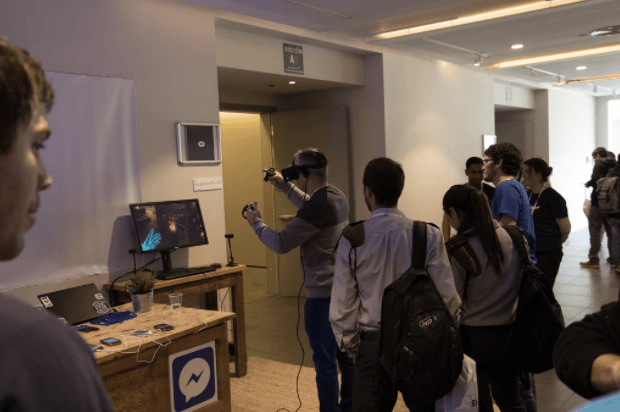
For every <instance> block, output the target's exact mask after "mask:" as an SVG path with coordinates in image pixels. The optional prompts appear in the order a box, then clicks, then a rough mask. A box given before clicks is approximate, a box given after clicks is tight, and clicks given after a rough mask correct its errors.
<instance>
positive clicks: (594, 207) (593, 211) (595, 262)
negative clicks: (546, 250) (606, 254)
mask: <svg viewBox="0 0 620 412" xmlns="http://www.w3.org/2000/svg"><path fill="white" fill-rule="evenodd" d="M592 157H593V158H594V169H593V170H592V177H591V178H590V180H589V181H588V182H586V187H591V188H592V196H591V202H592V203H591V205H590V213H589V214H588V228H589V230H590V251H589V252H588V261H587V262H580V263H579V264H580V265H581V267H584V268H590V269H598V268H599V267H600V261H599V257H598V253H599V252H600V250H601V238H602V236H603V234H602V232H601V226H603V225H604V228H605V230H607V234H608V235H609V234H610V233H611V229H610V228H609V225H608V224H607V223H606V222H605V218H604V216H603V215H602V214H601V211H600V209H599V207H598V199H597V198H596V181H597V180H598V179H600V178H601V177H605V176H606V175H607V172H608V171H609V166H608V165H607V164H606V163H605V162H604V161H603V160H604V159H605V158H606V157H607V150H605V148H604V147H597V148H596V149H594V151H593V152H592ZM608 237H609V236H608ZM607 246H608V248H609V249H610V254H611V241H610V239H608V245H607Z"/></svg>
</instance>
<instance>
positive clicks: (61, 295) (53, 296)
mask: <svg viewBox="0 0 620 412" xmlns="http://www.w3.org/2000/svg"><path fill="white" fill-rule="evenodd" d="M37 297H38V298H39V301H40V302H41V304H42V305H43V307H44V308H45V309H47V310H48V311H49V312H51V314H52V315H53V316H55V317H58V318H59V320H62V321H64V322H66V323H68V324H69V325H77V324H80V323H84V322H88V321H89V320H92V319H95V318H98V317H99V316H103V315H106V314H109V313H112V312H113V310H112V307H111V306H110V304H109V303H108V301H107V300H106V299H105V298H104V297H103V295H102V294H101V293H100V292H99V289H97V287H96V286H95V284H94V283H91V284H88V285H83V286H77V287H74V288H70V289H65V290H58V291H56V292H50V293H46V294H44V295H39V296H37Z"/></svg>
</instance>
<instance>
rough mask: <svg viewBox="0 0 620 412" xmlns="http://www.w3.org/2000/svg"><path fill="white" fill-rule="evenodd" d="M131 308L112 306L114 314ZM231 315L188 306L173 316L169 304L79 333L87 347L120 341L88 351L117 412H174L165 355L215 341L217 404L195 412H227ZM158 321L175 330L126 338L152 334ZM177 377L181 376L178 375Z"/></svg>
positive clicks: (171, 354)
mask: <svg viewBox="0 0 620 412" xmlns="http://www.w3.org/2000/svg"><path fill="white" fill-rule="evenodd" d="M132 309H133V307H132V304H127V305H122V306H119V307H117V310H119V311H124V310H129V311H131V310H132ZM234 316H235V314H234V313H232V312H219V311H208V310H202V309H192V308H182V309H181V312H180V313H172V310H171V308H170V305H161V304H154V305H153V307H152V309H151V311H149V312H146V313H142V314H138V316H137V317H136V318H135V319H131V320H127V321H125V322H123V323H117V324H113V325H110V326H97V327H98V328H99V329H100V330H98V331H93V332H88V333H81V334H80V335H81V336H82V337H83V338H84V340H85V341H86V342H87V343H90V344H93V345H101V343H100V342H99V341H100V340H101V339H104V338H110V337H111V338H116V339H119V340H121V342H122V343H121V345H116V346H111V347H107V346H104V348H105V349H104V350H103V351H99V352H94V353H93V354H94V356H95V359H96V361H97V364H98V365H99V369H100V371H101V376H102V377H103V382H104V384H105V386H106V389H107V390H108V393H109V394H110V398H111V399H112V403H113V404H114V408H115V409H116V411H117V412H123V411H148V412H152V411H158V412H159V411H161V412H164V411H166V412H168V411H170V410H173V411H174V410H175V408H174V407H173V405H172V401H171V387H172V386H171V378H170V368H169V359H168V358H169V356H173V355H174V354H176V353H178V352H182V351H186V350H188V349H191V348H194V347H196V346H199V345H202V344H205V343H207V342H212V341H215V368H216V370H217V374H216V382H217V383H216V386H217V391H216V393H217V398H218V400H217V401H215V402H213V403H211V404H209V405H206V406H203V407H201V408H199V409H196V410H197V411H203V412H215V411H227V412H228V411H230V410H231V400H230V370H229V364H228V332H227V328H226V321H227V320H230V319H233V318H234ZM205 322H206V323H207V325H208V326H206V325H205ZM160 323H168V324H170V325H172V326H174V330H171V331H168V332H157V333H158V334H159V336H156V335H152V336H150V337H149V338H144V337H143V338H139V337H134V336H131V335H130V332H131V331H134V330H151V331H152V330H154V328H153V326H154V325H155V324H160ZM201 329H202V330H201ZM154 341H158V342H160V343H162V344H166V343H168V342H170V343H169V344H168V345H167V346H161V347H160V346H159V345H158V344H157V343H155V342H154ZM125 342H126V343H125ZM140 345H141V346H140ZM158 348H159V349H158ZM156 351H157V352H156ZM136 352H139V353H136ZM151 359H153V361H152V362H151V363H146V362H148V361H151ZM138 360H139V361H140V362H138ZM142 361H146V362H142ZM180 376H181V377H183V374H181V375H180ZM205 376H207V377H208V376H209V375H205ZM190 381H191V380H190ZM202 382H203V383H204V382H205V381H202ZM207 382H210V380H207ZM198 383H199V382H196V384H198ZM204 384H205V385H206V383H204ZM187 388H190V385H189V383H188V384H187V386H186V387H185V390H186V391H187ZM205 388H206V387H205ZM198 389H200V388H198ZM205 390H206V389H205ZM196 399H199V398H196Z"/></svg>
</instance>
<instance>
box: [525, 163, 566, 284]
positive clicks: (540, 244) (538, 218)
mask: <svg viewBox="0 0 620 412" xmlns="http://www.w3.org/2000/svg"><path fill="white" fill-rule="evenodd" d="M552 171H553V168H551V167H549V165H548V164H547V162H546V161H545V160H544V159H542V158H538V157H536V158H532V159H529V160H526V161H525V162H523V184H524V185H525V186H528V187H530V188H531V189H530V190H528V191H527V194H528V196H529V199H530V207H531V209H532V216H533V217H534V232H535V233H536V259H537V260H538V264H537V265H536V266H538V268H539V269H540V270H541V271H542V272H543V273H544V274H545V275H546V276H547V279H549V284H550V285H551V287H553V284H554V283H555V278H556V276H557V274H558V271H559V269H560V263H561V262H562V256H563V255H564V254H563V253H562V243H564V242H566V240H567V239H568V235H569V234H570V229H571V226H570V220H569V219H568V210H567V209H566V200H564V198H563V197H562V195H561V194H559V193H558V192H557V191H556V190H555V189H553V188H552V187H551V186H550V185H549V175H550V174H551V172H552Z"/></svg>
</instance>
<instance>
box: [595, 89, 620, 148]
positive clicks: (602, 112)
mask: <svg viewBox="0 0 620 412" xmlns="http://www.w3.org/2000/svg"><path fill="white" fill-rule="evenodd" d="M610 100H620V97H618V96H602V97H595V98H594V101H595V116H596V144H595V146H597V147H598V146H603V147H605V148H608V149H609V150H612V151H614V149H615V153H616V155H617V154H618V152H620V147H615V146H614V147H612V144H611V143H612V142H609V141H608V138H609V114H608V113H607V105H608V104H609V101H610Z"/></svg>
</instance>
